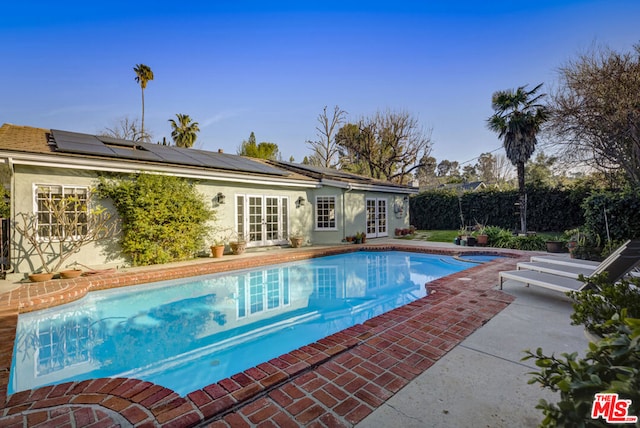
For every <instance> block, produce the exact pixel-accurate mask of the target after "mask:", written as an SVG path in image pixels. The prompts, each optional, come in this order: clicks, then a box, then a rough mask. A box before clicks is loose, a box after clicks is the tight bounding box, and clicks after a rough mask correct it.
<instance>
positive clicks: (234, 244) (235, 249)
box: [229, 234, 247, 255]
mask: <svg viewBox="0 0 640 428" xmlns="http://www.w3.org/2000/svg"><path fill="white" fill-rule="evenodd" d="M229 247H230V248H231V252H232V253H233V254H235V255H240V254H243V253H244V252H245V251H246V249H247V238H246V237H245V236H243V235H240V234H239V235H238V237H237V239H236V240H235V241H230V242H229Z"/></svg>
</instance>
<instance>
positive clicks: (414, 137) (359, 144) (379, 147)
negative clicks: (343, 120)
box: [336, 111, 431, 183]
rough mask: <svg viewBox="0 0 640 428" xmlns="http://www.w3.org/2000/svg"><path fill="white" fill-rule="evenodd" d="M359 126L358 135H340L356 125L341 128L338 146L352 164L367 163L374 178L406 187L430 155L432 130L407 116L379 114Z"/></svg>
mask: <svg viewBox="0 0 640 428" xmlns="http://www.w3.org/2000/svg"><path fill="white" fill-rule="evenodd" d="M357 126H358V129H357V132H351V131H350V132H345V133H342V132H340V131H342V130H343V129H346V127H350V128H349V129H354V128H353V124H347V125H345V126H344V127H343V128H341V129H340V131H339V132H338V135H337V137H336V142H337V143H338V145H339V146H340V148H341V149H342V151H343V152H345V153H348V154H349V158H350V159H351V160H352V161H354V160H355V161H357V164H359V165H362V164H364V163H366V164H367V165H368V167H369V174H368V175H370V176H371V177H373V178H376V179H379V180H388V181H391V182H395V183H407V182H408V181H409V180H411V179H412V178H413V175H414V174H413V173H414V171H415V170H417V169H419V168H420V167H422V166H424V163H423V162H425V161H426V160H427V159H428V157H429V154H430V152H431V130H429V131H425V130H423V129H422V128H421V127H420V126H419V124H418V120H417V119H416V118H415V117H414V116H412V115H410V114H409V113H407V112H399V113H397V112H391V111H387V112H385V113H380V112H378V113H376V114H375V115H374V116H373V117H371V118H366V119H362V120H360V122H359V124H358V125H357Z"/></svg>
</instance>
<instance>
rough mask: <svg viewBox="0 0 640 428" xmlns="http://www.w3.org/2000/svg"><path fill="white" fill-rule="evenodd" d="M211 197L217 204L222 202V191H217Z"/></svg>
mask: <svg viewBox="0 0 640 428" xmlns="http://www.w3.org/2000/svg"><path fill="white" fill-rule="evenodd" d="M213 199H214V201H216V203H217V204H218V205H222V204H224V195H223V194H222V192H218V194H217V195H216V196H215V198H213Z"/></svg>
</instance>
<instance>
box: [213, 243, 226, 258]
mask: <svg viewBox="0 0 640 428" xmlns="http://www.w3.org/2000/svg"><path fill="white" fill-rule="evenodd" d="M211 255H212V256H213V257H215V258H217V259H219V258H220V257H222V256H223V255H224V245H212V246H211Z"/></svg>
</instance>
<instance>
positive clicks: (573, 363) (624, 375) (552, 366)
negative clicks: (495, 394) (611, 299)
mask: <svg viewBox="0 0 640 428" xmlns="http://www.w3.org/2000/svg"><path fill="white" fill-rule="evenodd" d="M607 328H608V329H610V330H611V331H613V333H610V334H609V335H608V336H606V337H605V338H603V339H602V340H600V341H598V342H597V343H593V342H591V343H589V350H588V352H587V353H586V355H585V358H578V354H577V353H575V352H574V353H571V354H567V353H563V354H562V358H556V357H555V356H553V355H551V356H548V355H545V354H544V353H543V351H542V349H541V348H538V349H537V350H536V352H535V353H533V352H531V351H528V350H527V351H525V354H526V356H525V357H524V358H523V360H529V359H534V360H535V365H536V366H537V367H539V368H540V371H538V372H531V373H530V374H532V375H534V377H533V378H532V379H530V380H529V383H530V384H532V383H539V384H541V385H542V386H543V387H545V388H548V389H550V390H551V391H553V392H560V401H559V402H558V403H557V404H553V403H548V402H547V401H546V400H540V402H539V404H538V405H537V406H536V408H538V409H540V410H542V412H543V414H544V416H545V417H544V419H543V420H542V422H541V424H540V426H541V427H558V426H564V427H605V426H610V425H608V424H606V423H605V421H604V420H602V419H592V418H591V409H592V406H593V401H594V398H595V394H597V393H602V392H608V393H617V394H619V396H620V398H621V399H625V400H631V404H630V405H629V407H628V408H627V411H628V414H629V415H638V414H640V319H637V318H627V317H626V310H622V313H621V314H620V315H617V314H616V315H615V316H614V317H613V318H612V319H611V320H609V321H607ZM636 426H637V425H636Z"/></svg>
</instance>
